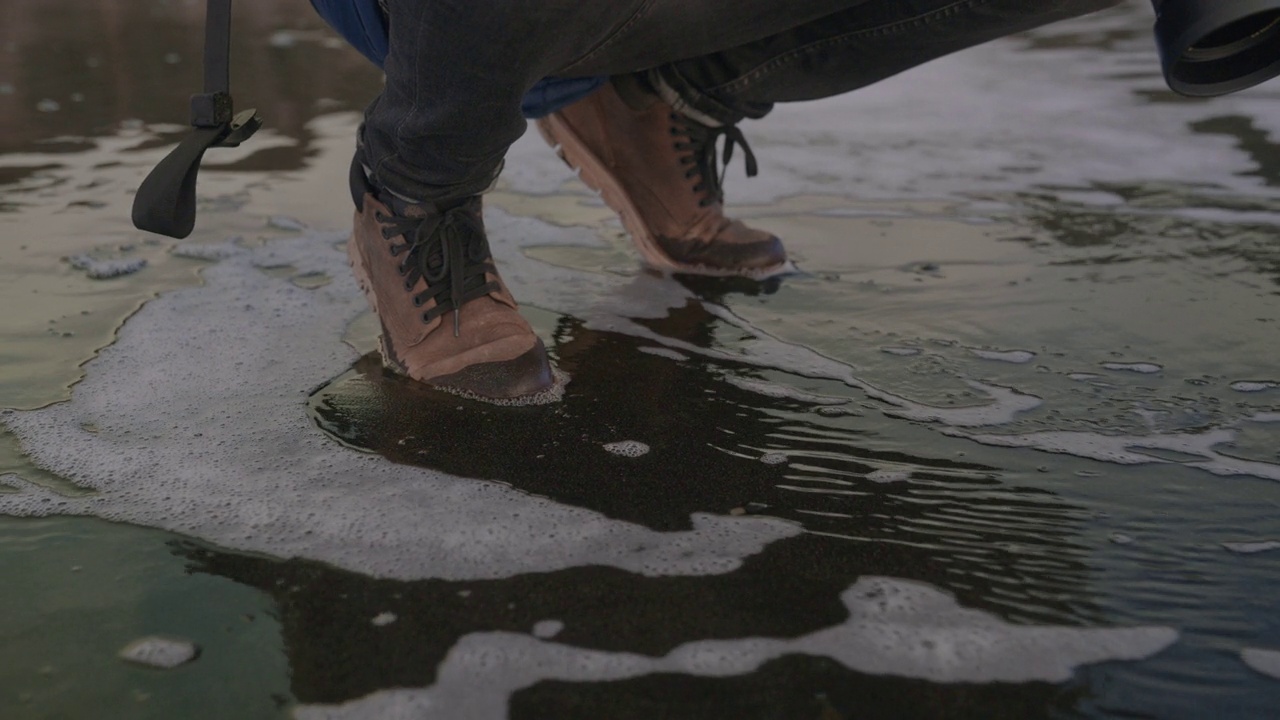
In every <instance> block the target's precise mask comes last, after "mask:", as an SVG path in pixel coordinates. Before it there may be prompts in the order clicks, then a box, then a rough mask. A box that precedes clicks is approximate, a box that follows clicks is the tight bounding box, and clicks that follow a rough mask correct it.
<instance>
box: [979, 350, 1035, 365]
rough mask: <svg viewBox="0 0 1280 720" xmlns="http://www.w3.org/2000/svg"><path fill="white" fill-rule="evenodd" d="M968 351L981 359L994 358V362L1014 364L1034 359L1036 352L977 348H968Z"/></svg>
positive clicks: (1023, 363) (1022, 363) (1021, 363)
mask: <svg viewBox="0 0 1280 720" xmlns="http://www.w3.org/2000/svg"><path fill="white" fill-rule="evenodd" d="M969 352H971V353H973V354H974V355H976V356H977V357H980V358H982V359H983V360H994V361H996V362H1006V363H1013V364H1015V365H1025V364H1026V363H1029V362H1031V361H1032V360H1035V359H1036V354H1035V353H1033V352H1031V351H1030V350H979V349H977V348H970V349H969Z"/></svg>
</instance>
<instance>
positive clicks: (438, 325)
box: [347, 163, 555, 400]
mask: <svg viewBox="0 0 1280 720" xmlns="http://www.w3.org/2000/svg"><path fill="white" fill-rule="evenodd" d="M351 182H352V197H353V198H355V200H356V208H357V209H356V213H355V229H354V230H353V231H352V233H351V240H350V242H349V243H348V244H347V251H348V254H349V255H350V258H351V268H352V270H353V271H354V272H355V276H356V280H357V281H358V282H359V284H360V288H361V289H362V290H364V293H365V297H366V298H368V300H369V304H370V305H371V306H372V307H373V311H374V312H375V313H376V314H377V315H378V319H379V320H380V321H381V322H382V337H381V349H382V356H383V359H384V360H385V361H386V363H387V365H388V366H389V367H391V368H393V369H394V370H397V371H399V372H402V373H404V374H406V375H408V376H409V377H411V378H413V379H415V380H419V381H421V382H425V383H428V384H431V385H437V386H440V387H443V388H446V389H451V390H456V391H461V392H463V393H469V394H473V395H478V396H480V397H484V398H490V399H498V400H504V399H513V398H520V397H524V396H529V395H533V394H536V393H538V392H540V391H542V390H546V389H548V388H550V387H551V386H552V385H553V384H554V380H555V378H554V375H553V373H552V371H551V366H550V364H549V362H548V360H547V352H546V349H545V348H544V347H543V345H542V341H541V340H540V339H538V336H537V335H536V334H534V332H533V329H532V328H530V327H529V323H528V322H527V321H525V319H524V318H523V317H521V316H520V313H519V312H518V311H517V309H516V301H515V299H514V298H512V297H511V293H510V292H509V291H508V290H507V288H506V286H505V285H504V284H503V282H502V279H501V278H500V277H499V276H498V271H497V268H495V267H494V264H493V257H492V255H491V253H490V251H489V243H488V240H487V238H486V235H485V230H484V220H483V219H482V216H481V210H480V208H481V204H480V198H479V197H478V196H477V197H472V198H468V199H467V200H465V201H463V202H462V203H460V204H457V205H456V206H453V207H449V208H447V209H441V208H437V207H434V206H431V205H412V204H407V203H404V202H401V201H400V200H399V199H397V198H392V197H389V196H388V197H386V198H385V199H386V200H387V202H384V201H383V200H382V199H379V197H378V196H377V193H376V192H375V190H374V188H373V187H372V185H370V184H369V182H368V181H367V180H365V178H364V171H363V170H362V169H361V168H360V167H358V163H357V164H356V165H353V167H352V175H351Z"/></svg>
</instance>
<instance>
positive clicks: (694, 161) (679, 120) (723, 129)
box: [671, 113, 758, 207]
mask: <svg viewBox="0 0 1280 720" xmlns="http://www.w3.org/2000/svg"><path fill="white" fill-rule="evenodd" d="M671 123H672V126H671V134H672V135H675V136H677V137H685V138H688V141H687V142H676V144H675V149H676V150H680V151H687V152H688V153H689V154H688V155H684V156H681V158H680V164H681V165H688V166H689V169H688V170H686V171H685V173H684V176H685V178H687V179H690V180H692V179H693V178H694V177H699V176H700V177H701V181H700V182H698V184H696V185H694V186H693V191H694V192H697V193H703V197H702V199H701V200H699V201H698V207H707V206H708V205H711V204H713V203H717V202H723V201H724V169H725V168H727V167H728V166H729V161H730V160H731V159H733V146H734V145H741V146H742V154H743V155H744V156H745V157H746V160H747V177H755V175H756V172H757V171H758V168H757V166H756V155H755V153H753V152H751V146H750V145H747V138H746V137H745V136H743V134H742V131H741V130H739V129H738V126H736V125H721V126H719V127H708V126H706V125H703V124H702V123H700V122H697V121H696V120H691V119H690V118H687V117H685V116H684V115H681V114H679V113H671ZM722 137H723V138H724V154H723V156H722V157H721V158H720V161H719V162H717V160H716V155H717V152H716V144H717V143H718V141H719V140H720V138H722Z"/></svg>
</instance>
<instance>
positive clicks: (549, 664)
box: [294, 576, 1179, 720]
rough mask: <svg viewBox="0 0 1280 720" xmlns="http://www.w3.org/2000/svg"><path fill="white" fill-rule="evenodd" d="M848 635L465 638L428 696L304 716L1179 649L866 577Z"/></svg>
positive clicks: (1024, 664)
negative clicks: (824, 672)
mask: <svg viewBox="0 0 1280 720" xmlns="http://www.w3.org/2000/svg"><path fill="white" fill-rule="evenodd" d="M841 600H842V601H843V602H844V604H845V606H846V607H847V608H848V610H849V617H848V618H847V619H846V620H845V621H844V622H842V623H840V624H837V625H834V626H831V627H827V628H823V629H820V630H817V631H815V632H812V633H809V634H807V635H802V636H800V637H796V638H789V639H782V638H758V637H752V638H742V639H732V640H702V641H695V642H688V643H684V644H682V645H679V646H677V647H675V648H674V649H672V650H671V651H670V652H669V653H667V654H666V655H663V656H661V657H651V656H645V655H637V654H634V653H626V652H609V651H604V650H594V649H588V648H580V647H575V646H571V645H566V644H561V643H556V642H552V641H549V640H544V639H539V638H537V637H534V636H532V635H523V634H518V633H509V632H485V633H473V634H470V635H466V636H464V637H462V638H461V639H460V640H459V641H458V642H457V643H456V644H455V645H454V646H453V647H452V648H451V649H450V650H449V653H448V654H447V655H446V657H445V659H444V662H443V663H442V664H441V665H440V667H439V668H438V669H437V671H436V682H435V683H434V684H433V685H431V686H429V687H425V688H418V689H395V690H382V691H378V692H374V693H372V694H370V695H368V696H366V697H363V698H360V699H357V700H353V701H350V702H347V703H344V704H341V705H328V706H326V705H304V706H300V707H298V708H296V709H295V711H294V715H295V717H296V718H298V720H357V719H360V718H384V719H386V720H409V719H410V718H413V719H415V720H432V719H435V718H441V719H444V718H448V719H449V720H501V719H502V718H506V717H507V706H508V703H509V701H510V698H511V696H512V694H514V693H515V692H517V691H519V690H521V689H523V688H527V687H531V686H533V685H535V684H537V683H539V682H544V681H563V682H579V683H584V682H604V681H617V680H625V679H627V678H635V677H640V676H644V675H651V674H654V673H678V674H682V675H694V676H700V677H720V678H722V677H732V676H739V675H745V674H748V673H752V672H755V671H756V670H758V669H759V668H760V667H761V666H762V665H764V664H765V663H767V662H769V661H771V660H776V659H778V658H781V657H783V656H787V655H808V656H812V657H821V658H829V659H831V660H834V661H835V662H838V663H840V664H841V665H843V666H844V667H846V668H848V669H850V670H852V671H855V672H861V673H868V674H873V675H893V676H899V677H909V678H919V679H924V680H930V681H933V682H938V683H991V682H1007V683H1025V682H1034V681H1041V682H1055V683H1059V682H1064V681H1066V680H1069V679H1070V678H1071V677H1072V674H1073V673H1074V672H1075V669H1076V668H1077V667H1080V666H1082V665H1089V664H1093V663H1099V662H1109V661H1136V660H1143V659H1146V658H1148V657H1151V656H1152V655H1155V654H1156V653H1159V652H1160V651H1162V650H1164V649H1165V648H1167V647H1169V646H1170V645H1171V644H1173V643H1174V642H1176V641H1177V639H1178V636H1179V635H1178V632H1177V631H1176V630H1175V629H1173V628H1169V627H1159V626H1146V627H1127V628H1079V627H1065V626H1046V625H1015V624H1012V623H1008V622H1005V621H1004V620H1001V619H1000V618H998V617H996V616H995V615H992V614H990V613H987V612H985V611H981V610H974V609H968V608H964V607H962V606H960V605H959V604H958V603H957V602H956V601H955V599H954V598H953V597H952V596H951V595H950V594H948V593H945V592H943V591H941V590H938V589H936V588H934V587H931V586H929V585H926V584H923V583H919V582H914V581H909V580H901V579H897V578H889V577H871V576H869V577H863V578H861V579H859V580H858V581H857V583H855V584H854V585H853V586H851V587H850V588H848V589H847V590H846V591H845V592H844V593H842V594H841Z"/></svg>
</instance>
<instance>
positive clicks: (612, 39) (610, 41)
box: [557, 0, 654, 74]
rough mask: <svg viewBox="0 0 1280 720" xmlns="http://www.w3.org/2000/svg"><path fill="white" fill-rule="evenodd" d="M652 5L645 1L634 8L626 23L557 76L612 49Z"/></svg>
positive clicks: (651, 2)
mask: <svg viewBox="0 0 1280 720" xmlns="http://www.w3.org/2000/svg"><path fill="white" fill-rule="evenodd" d="M653 3H654V0H645V2H644V3H643V4H641V5H640V7H638V8H636V11H635V12H634V13H632V14H631V17H629V18H627V21H626V22H624V23H622V26H621V27H619V28H618V29H617V30H615V31H614V33H613V34H612V35H610V36H609V37H607V38H605V39H604V40H601V41H600V44H599V45H596V46H595V47H594V48H592V49H591V50H588V51H587V54H586V55H583V56H582V57H580V58H578V59H577V60H574V61H573V62H571V63H569V64H568V65H567V66H565V67H564V68H562V69H561V70H559V71H558V72H557V74H569V73H572V72H573V68H575V67H577V66H579V65H582V64H584V63H586V62H588V61H590V60H592V59H593V58H595V57H596V56H597V55H599V54H600V53H602V52H604V51H605V50H607V49H609V48H610V47H612V46H613V45H614V44H615V43H617V42H618V41H619V40H621V39H622V38H623V37H624V36H625V35H626V34H627V31H628V30H630V29H631V27H632V26H633V25H635V24H636V23H637V22H640V20H641V19H642V18H643V17H644V16H645V15H648V14H649V11H650V10H651V9H653Z"/></svg>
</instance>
